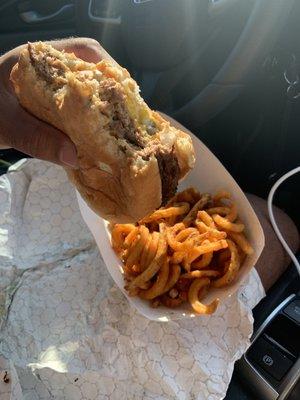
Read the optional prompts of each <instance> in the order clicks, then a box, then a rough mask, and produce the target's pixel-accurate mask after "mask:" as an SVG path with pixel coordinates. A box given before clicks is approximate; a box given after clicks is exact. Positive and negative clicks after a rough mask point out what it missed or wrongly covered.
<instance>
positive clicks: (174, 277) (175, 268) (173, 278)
mask: <svg viewBox="0 0 300 400" xmlns="http://www.w3.org/2000/svg"><path fill="white" fill-rule="evenodd" d="M180 273H181V268H180V266H179V265H176V264H174V265H171V266H170V269H169V276H168V280H167V283H166V285H165V287H164V290H163V293H166V292H168V291H169V290H170V289H172V287H173V286H175V284H176V283H177V281H178V279H179V277H180Z"/></svg>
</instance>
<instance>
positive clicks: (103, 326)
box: [0, 160, 264, 400]
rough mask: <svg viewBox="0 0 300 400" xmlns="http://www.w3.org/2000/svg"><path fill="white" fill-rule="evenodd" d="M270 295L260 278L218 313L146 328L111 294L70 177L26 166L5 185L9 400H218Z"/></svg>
mask: <svg viewBox="0 0 300 400" xmlns="http://www.w3.org/2000/svg"><path fill="white" fill-rule="evenodd" d="M263 296H264V290H263V287H262V285H261V282H260V279H259V277H258V275H257V273H256V271H255V270H254V269H253V271H252V272H251V274H250V276H249V278H248V280H247V281H246V283H245V284H244V285H243V286H242V287H241V288H240V290H239V291H238V293H236V294H235V295H233V296H232V297H231V298H228V300H227V301H226V302H225V303H223V304H222V305H221V306H220V307H219V309H218V311H217V312H216V314H215V315H213V316H209V317H199V318H194V319H190V320H189V319H185V320H179V321H172V322H168V323H161V322H153V321H149V320H147V319H145V318H144V317H142V316H141V315H139V314H138V313H137V312H136V311H135V310H134V309H133V308H131V307H130V305H129V303H128V302H127V300H126V299H125V298H124V296H123V294H122V293H121V291H120V290H119V289H118V288H116V287H115V286H114V284H113V282H112V280H111V278H110V276H109V275H108V272H107V270H106V267H105V265H104V263H103V261H102V258H101V255H100V254H99V251H98V249H97V248H96V246H95V244H94V241H93V238H92V236H91V234H90V232H89V231H88V229H87V228H86V226H85V224H84V222H83V221H82V219H81V215H80V213H79V210H78V205H77V200H76V196H75V191H74V189H73V188H72V187H71V185H70V184H69V182H68V180H67V177H66V174H65V172H64V171H63V169H61V168H60V167H58V166H55V165H52V164H50V163H46V162H42V161H39V160H21V161H20V162H19V163H17V164H15V165H14V166H13V167H11V168H10V171H9V173H7V174H6V175H4V176H2V177H0V352H1V354H2V357H1V356H0V371H1V370H2V371H4V370H7V371H8V372H9V377H10V382H9V383H7V384H5V383H3V382H2V380H1V383H0V398H1V399H4V400H5V399H6V398H7V399H10V400H43V399H45V400H48V399H56V400H60V399H61V400H77V399H78V400H87V399H90V400H92V399H97V400H99V399H116V400H119V399H125V400H126V399H128V400H134V399H139V400H140V399H145V400H148V399H149V400H150V399H155V400H163V399H168V400H169V399H182V400H185V399H186V400H187V399H198V400H216V399H222V398H223V397H224V396H225V393H226V390H227V387H228V384H229V382H230V379H231V375H232V371H233V366H234V362H235V361H236V360H237V359H238V358H240V357H241V355H242V354H243V353H244V352H245V351H246V349H247V347H248V346H249V338H250V336H251V333H252V322H253V319H252V313H251V309H252V308H253V307H254V306H255V305H256V304H257V303H258V301H259V300H260V299H261V298H262V297H263ZM2 375H3V374H2Z"/></svg>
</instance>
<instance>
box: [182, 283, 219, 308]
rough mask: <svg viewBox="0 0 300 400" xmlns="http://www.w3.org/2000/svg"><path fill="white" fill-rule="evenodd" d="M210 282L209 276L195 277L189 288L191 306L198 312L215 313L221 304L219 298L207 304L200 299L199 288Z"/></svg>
mask: <svg viewBox="0 0 300 400" xmlns="http://www.w3.org/2000/svg"><path fill="white" fill-rule="evenodd" d="M209 284H210V280H209V279H208V278H201V279H195V280H194V281H193V282H192V284H191V286H190V289H189V293H188V298H189V302H190V304H191V306H192V307H193V309H194V311H196V313H197V314H213V313H214V312H215V311H216V309H217V307H218V304H219V299H215V300H213V301H212V302H211V303H210V304H208V305H205V304H203V303H201V302H200V301H199V297H198V293H199V290H200V289H202V288H203V287H205V286H208V285H209Z"/></svg>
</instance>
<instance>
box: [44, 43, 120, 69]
mask: <svg viewBox="0 0 300 400" xmlns="http://www.w3.org/2000/svg"><path fill="white" fill-rule="evenodd" d="M48 43H49V44H51V45H52V46H53V47H55V48H56V49H57V50H65V51H66V52H68V53H74V54H75V55H76V56H77V57H79V58H81V59H82V60H84V61H87V62H92V63H97V62H99V61H101V60H103V59H106V60H107V59H108V60H110V61H112V62H113V63H114V64H116V61H115V60H114V59H113V58H112V57H111V56H110V55H109V54H108V53H107V52H106V50H105V49H104V48H103V47H102V46H101V45H100V43H99V42H97V40H95V39H91V38H69V39H63V40H55V41H51V42H48Z"/></svg>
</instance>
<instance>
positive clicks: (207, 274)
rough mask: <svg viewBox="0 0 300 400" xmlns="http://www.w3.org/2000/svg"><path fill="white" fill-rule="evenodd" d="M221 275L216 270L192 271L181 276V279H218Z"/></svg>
mask: <svg viewBox="0 0 300 400" xmlns="http://www.w3.org/2000/svg"><path fill="white" fill-rule="evenodd" d="M219 275H220V273H219V272H218V271H214V270H209V269H208V270H202V271H191V272H187V273H186V274H183V275H181V278H185V279H195V278H204V277H208V278H210V277H217V276H219Z"/></svg>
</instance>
